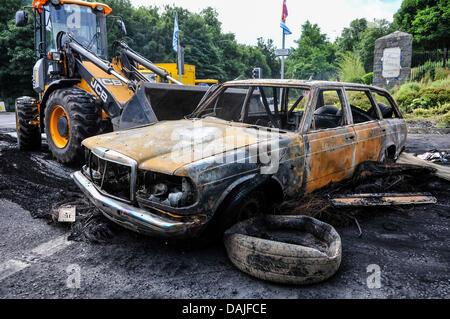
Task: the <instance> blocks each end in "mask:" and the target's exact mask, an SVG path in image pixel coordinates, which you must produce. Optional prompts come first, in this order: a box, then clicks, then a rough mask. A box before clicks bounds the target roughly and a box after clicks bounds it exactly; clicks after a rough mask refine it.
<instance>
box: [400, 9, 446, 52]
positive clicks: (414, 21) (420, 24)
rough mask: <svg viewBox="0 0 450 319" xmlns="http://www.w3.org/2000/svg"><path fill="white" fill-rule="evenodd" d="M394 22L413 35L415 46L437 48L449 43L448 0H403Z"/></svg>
mask: <svg viewBox="0 0 450 319" xmlns="http://www.w3.org/2000/svg"><path fill="white" fill-rule="evenodd" d="M394 23H395V24H396V26H397V27H398V28H399V29H400V30H402V31H405V32H408V33H411V34H413V36H414V38H413V39H414V43H415V45H416V47H424V48H437V47H445V46H447V47H448V45H449V44H450V2H449V1H448V0H404V1H403V3H402V5H401V7H400V9H399V10H398V11H397V13H396V14H395V15H394Z"/></svg>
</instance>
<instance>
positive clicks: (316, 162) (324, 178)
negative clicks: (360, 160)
mask: <svg viewBox="0 0 450 319" xmlns="http://www.w3.org/2000/svg"><path fill="white" fill-rule="evenodd" d="M347 108H348V106H347V104H346V103H345V97H344V91H343V89H342V88H339V87H336V88H331V87H330V88H326V89H317V90H316V91H315V96H314V98H313V102H312V103H311V105H310V106H309V108H308V110H307V115H306V120H305V122H304V123H305V125H304V126H303V127H302V131H303V132H304V133H303V139H304V147H305V153H306V156H305V176H306V179H305V180H306V184H305V191H306V192H311V191H313V190H315V189H317V188H320V187H323V186H325V185H327V184H329V183H330V182H337V181H340V180H342V179H345V178H347V177H350V176H351V169H352V165H353V157H354V153H355V133H354V130H353V127H352V126H351V125H349V123H350V118H349V117H348V113H349V110H348V109H347ZM336 109H337V112H336V113H334V112H335V111H336ZM333 113H334V114H333ZM333 119H334V120H333Z"/></svg>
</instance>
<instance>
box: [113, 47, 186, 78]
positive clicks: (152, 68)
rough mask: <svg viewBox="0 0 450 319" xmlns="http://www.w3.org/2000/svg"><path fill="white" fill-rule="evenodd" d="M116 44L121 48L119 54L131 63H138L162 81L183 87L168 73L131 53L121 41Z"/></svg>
mask: <svg viewBox="0 0 450 319" xmlns="http://www.w3.org/2000/svg"><path fill="white" fill-rule="evenodd" d="M116 43H118V44H119V45H120V46H121V47H122V50H121V52H122V53H123V54H124V55H125V56H126V57H127V58H128V59H130V60H132V61H134V62H136V63H139V64H140V65H142V66H144V67H146V68H147V69H149V70H150V71H152V72H153V73H155V74H157V75H159V76H160V77H161V78H163V79H166V80H170V81H172V83H175V84H178V85H183V83H181V82H179V81H177V80H175V79H174V78H173V77H171V76H170V75H169V73H167V72H166V71H164V70H162V69H161V68H159V67H157V66H156V65H154V64H153V63H152V62H150V61H149V60H147V59H146V58H144V57H143V56H141V55H139V54H138V53H136V52H135V51H133V50H132V49H131V48H130V47H129V46H128V45H127V44H126V43H124V42H122V41H117V42H116Z"/></svg>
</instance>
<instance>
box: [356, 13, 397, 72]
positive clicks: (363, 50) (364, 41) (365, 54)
mask: <svg viewBox="0 0 450 319" xmlns="http://www.w3.org/2000/svg"><path fill="white" fill-rule="evenodd" d="M393 31H394V29H393V26H392V25H391V23H389V21H387V20H385V19H381V20H374V21H373V22H371V23H369V24H368V26H367V28H366V30H365V31H364V32H363V33H362V34H361V40H360V41H359V42H358V43H357V44H356V45H355V52H356V53H357V54H358V55H359V57H360V58H361V62H362V63H363V65H364V69H365V70H366V72H371V71H372V70H373V59H374V50H375V41H376V40H377V39H378V38H381V37H383V36H385V35H388V34H389V33H391V32H393Z"/></svg>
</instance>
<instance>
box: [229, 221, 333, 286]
mask: <svg viewBox="0 0 450 319" xmlns="http://www.w3.org/2000/svg"><path fill="white" fill-rule="evenodd" d="M224 244H225V248H226V250H227V254H228V257H229V258H230V260H231V262H232V263H233V264H234V265H235V266H236V267H237V268H239V269H240V270H241V271H243V272H245V273H247V274H249V275H252V276H254V277H256V278H259V279H263V280H268V281H273V282H277V283H283V284H311V283H316V282H320V281H323V280H326V279H327V278H329V277H331V276H332V275H333V274H334V273H335V272H336V271H337V270H338V268H339V266H340V263H341V256H342V245H341V238H340V236H339V234H338V233H337V232H336V230H335V229H334V228H333V227H332V226H331V225H328V224H326V223H324V222H321V221H319V220H317V219H315V218H312V217H308V216H276V215H267V216H265V217H263V218H252V219H248V220H245V221H243V222H240V223H238V224H236V225H234V226H233V227H231V228H230V229H228V230H227V231H226V232H225V234H224Z"/></svg>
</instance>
